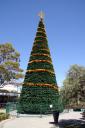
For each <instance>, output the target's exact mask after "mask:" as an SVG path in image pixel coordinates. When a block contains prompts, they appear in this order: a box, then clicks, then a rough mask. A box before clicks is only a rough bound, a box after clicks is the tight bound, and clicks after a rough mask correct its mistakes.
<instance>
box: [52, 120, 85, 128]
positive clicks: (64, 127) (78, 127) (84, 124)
mask: <svg viewBox="0 0 85 128" xmlns="http://www.w3.org/2000/svg"><path fill="white" fill-rule="evenodd" d="M50 124H53V128H85V120H75V119H69V120H60V121H59V123H58V124H56V123H55V122H50Z"/></svg>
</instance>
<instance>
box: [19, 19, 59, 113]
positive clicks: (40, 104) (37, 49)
mask: <svg viewBox="0 0 85 128" xmlns="http://www.w3.org/2000/svg"><path fill="white" fill-rule="evenodd" d="M57 100H58V87H57V82H56V77H55V73H54V69H53V64H52V60H51V55H50V50H49V47H48V41H47V36H46V32H45V27H44V22H43V19H42V18H41V19H40V21H39V24H38V29H37V33H36V37H35V40H34V44H33V48H32V51H31V55H30V59H29V62H28V67H27V71H26V75H25V79H24V83H23V87H22V92H21V96H20V101H19V105H20V107H19V112H20V113H35V114H38V113H40V112H41V113H43V114H45V113H47V112H50V111H51V110H50V107H49V106H50V105H51V104H52V105H53V108H54V109H57V105H58V103H57Z"/></svg>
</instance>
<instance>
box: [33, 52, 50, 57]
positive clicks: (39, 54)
mask: <svg viewBox="0 0 85 128" xmlns="http://www.w3.org/2000/svg"><path fill="white" fill-rule="evenodd" d="M31 56H47V57H50V56H49V55H48V54H43V53H36V54H34V53H33V54H32V55H31Z"/></svg>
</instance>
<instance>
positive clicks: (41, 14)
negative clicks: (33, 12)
mask: <svg viewBox="0 0 85 128" xmlns="http://www.w3.org/2000/svg"><path fill="white" fill-rule="evenodd" d="M38 15H39V17H40V19H42V20H43V19H44V16H45V14H44V12H43V11H41V12H40V13H39V14H38Z"/></svg>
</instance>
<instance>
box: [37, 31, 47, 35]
mask: <svg viewBox="0 0 85 128" xmlns="http://www.w3.org/2000/svg"><path fill="white" fill-rule="evenodd" d="M38 32H39V33H43V34H45V35H46V33H45V32H42V31H37V33H38Z"/></svg>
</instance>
